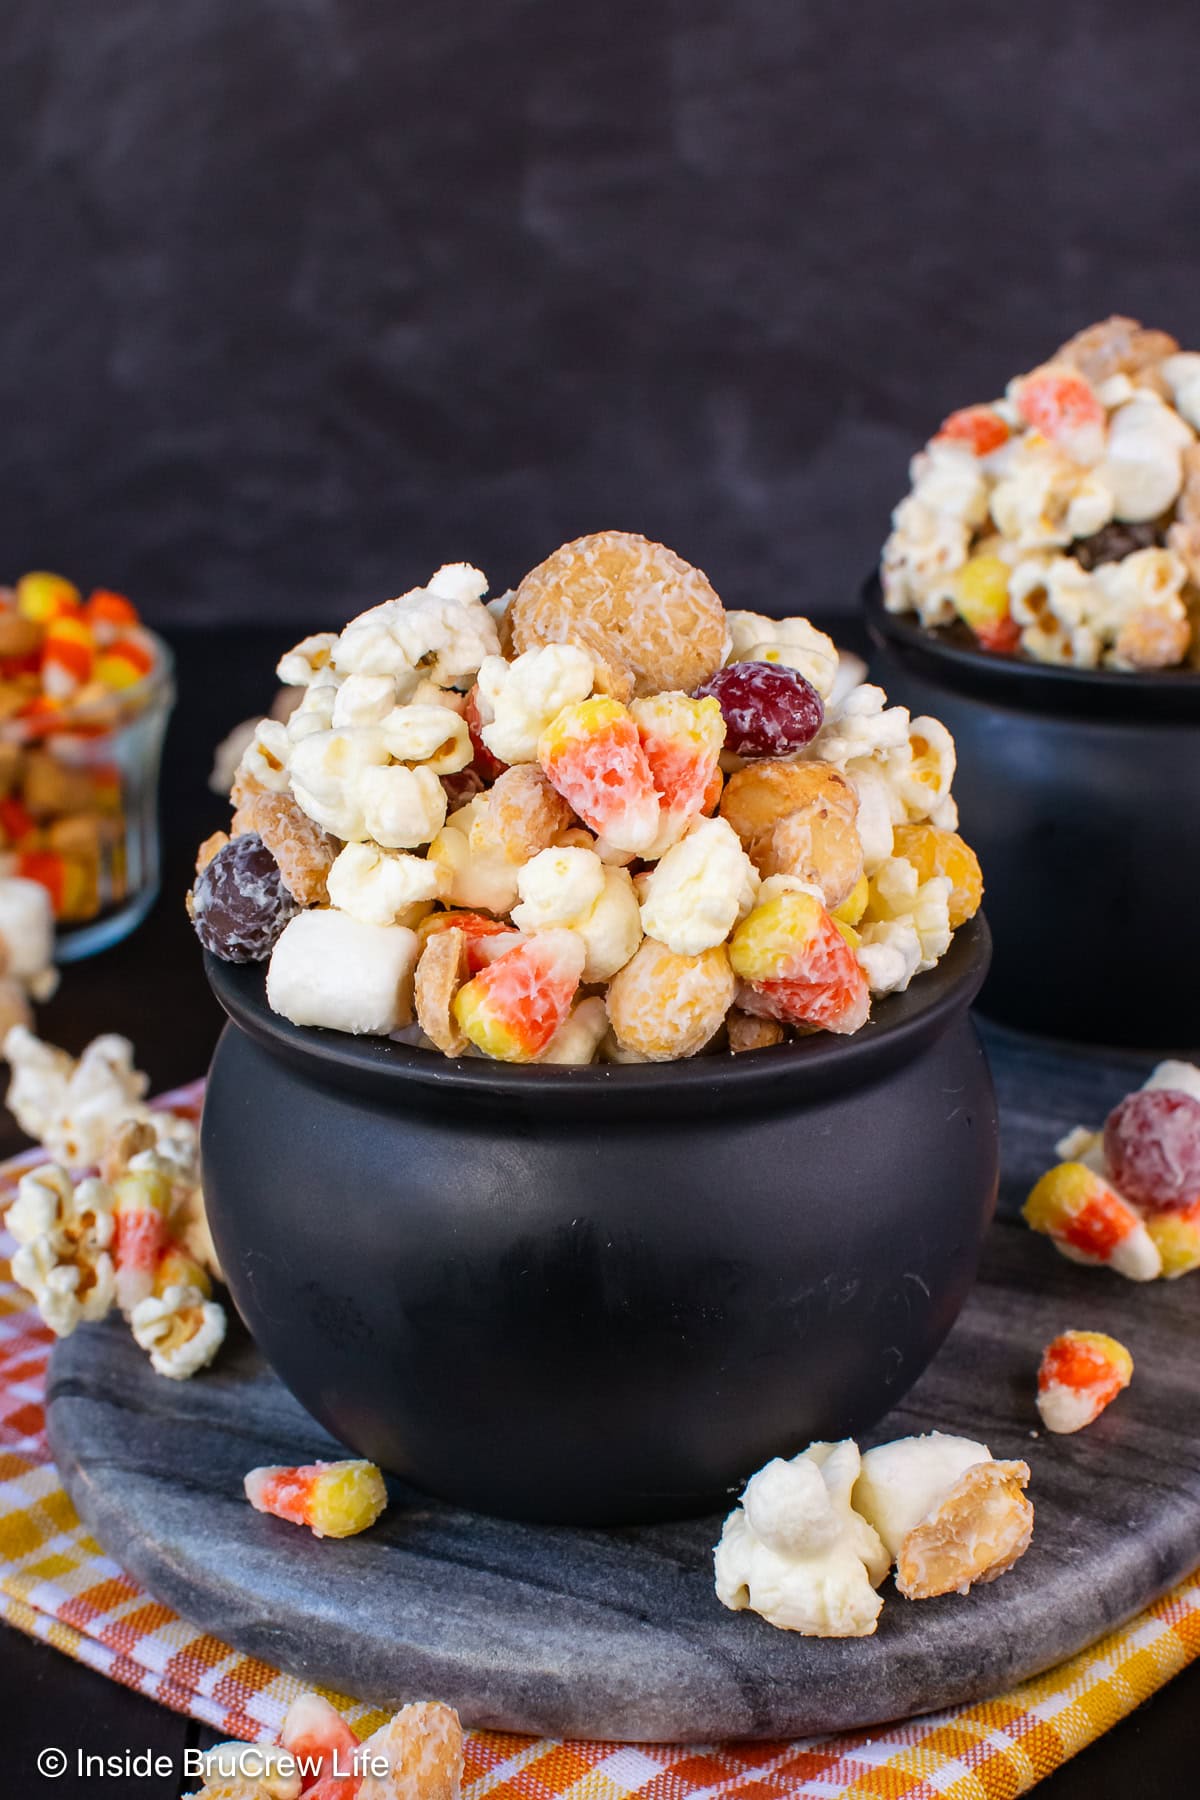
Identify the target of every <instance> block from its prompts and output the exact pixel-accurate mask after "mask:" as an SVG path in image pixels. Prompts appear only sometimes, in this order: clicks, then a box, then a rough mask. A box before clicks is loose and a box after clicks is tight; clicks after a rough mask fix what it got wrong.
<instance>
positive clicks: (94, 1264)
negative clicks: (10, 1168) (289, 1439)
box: [4, 1025, 225, 1380]
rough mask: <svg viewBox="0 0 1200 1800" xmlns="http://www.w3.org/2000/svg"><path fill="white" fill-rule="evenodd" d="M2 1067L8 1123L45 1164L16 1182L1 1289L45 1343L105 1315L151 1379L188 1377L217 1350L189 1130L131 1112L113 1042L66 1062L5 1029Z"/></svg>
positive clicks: (141, 1088) (98, 1043) (126, 1054)
mask: <svg viewBox="0 0 1200 1800" xmlns="http://www.w3.org/2000/svg"><path fill="white" fill-rule="evenodd" d="M4 1055H5V1057H6V1059H7V1061H8V1063H9V1066H10V1068H11V1070H12V1082H11V1084H10V1086H9V1090H8V1095H7V1103H8V1107H9V1110H10V1112H11V1113H12V1114H13V1117H14V1118H15V1119H16V1121H17V1123H18V1125H20V1127H21V1129H22V1131H25V1132H28V1134H29V1136H30V1137H33V1138H36V1139H37V1141H38V1142H39V1143H40V1144H41V1145H42V1147H43V1149H44V1150H45V1151H46V1153H47V1155H48V1156H49V1157H50V1159H51V1160H50V1161H49V1162H47V1163H42V1164H40V1165H39V1166H38V1167H36V1168H33V1169H30V1170H28V1171H27V1172H26V1173H25V1174H24V1175H22V1176H21V1178H20V1181H19V1182H18V1184H17V1197H16V1200H15V1201H14V1202H13V1204H12V1205H11V1206H10V1207H9V1208H8V1211H7V1213H6V1214H5V1216H4V1223H5V1225H6V1226H7V1228H8V1230H9V1231H10V1232H11V1233H12V1235H13V1237H14V1238H15V1239H16V1241H17V1250H16V1254H15V1255H14V1256H13V1259H12V1274H13V1280H14V1281H16V1282H18V1283H19V1285H20V1286H21V1287H23V1288H25V1289H26V1290H27V1291H28V1292H29V1293H30V1294H32V1295H33V1297H34V1300H35V1301H36V1302H37V1308H38V1311H39V1312H40V1314H41V1316H42V1318H43V1319H44V1320H45V1322H46V1324H47V1325H48V1326H49V1327H50V1329H51V1331H53V1332H54V1333H55V1335H56V1336H57V1337H69V1336H70V1334H71V1333H72V1332H73V1331H74V1330H75V1328H76V1326H78V1325H80V1324H82V1323H83V1322H84V1321H85V1320H93V1319H103V1318H106V1317H107V1315H108V1314H109V1313H110V1312H111V1311H112V1309H113V1308H114V1306H115V1307H117V1308H119V1309H120V1311H121V1313H122V1314H123V1315H124V1317H125V1318H126V1319H128V1321H129V1325H130V1329H131V1330H132V1332H133V1336H134V1339H135V1340H136V1342H137V1343H138V1344H139V1345H140V1347H141V1348H142V1349H143V1350H145V1351H146V1352H147V1353H148V1355H149V1357H150V1362H151V1365H152V1366H153V1368H154V1369H155V1370H157V1372H158V1373H159V1374H160V1375H167V1376H170V1377H172V1378H173V1379H175V1380H182V1379H184V1378H186V1377H187V1376H189V1375H194V1374H195V1373H196V1371H197V1370H198V1369H203V1368H205V1367H206V1366H207V1365H208V1364H209V1363H210V1362H211V1361H212V1359H213V1357H214V1356H215V1355H216V1353H217V1351H218V1350H219V1349H220V1347H221V1343H222V1341H223V1339H224V1337H225V1313H224V1310H223V1308H222V1307H221V1306H220V1305H218V1304H217V1302H216V1301H214V1299H213V1298H212V1280H211V1277H212V1276H217V1277H218V1278H219V1277H220V1269H219V1267H218V1265H217V1258H216V1252H215V1250H214V1249H213V1244H212V1239H211V1237H210V1236H209V1232H208V1224H207V1220H206V1218H205V1214H204V1200H203V1196H202V1194H201V1191H200V1163H199V1144H198V1139H197V1132H196V1125H195V1121H194V1120H193V1119H191V1118H189V1117H187V1116H186V1115H184V1114H182V1113H172V1112H165V1111H160V1110H152V1109H151V1108H150V1107H148V1106H147V1105H146V1104H145V1102H144V1100H143V1095H144V1094H145V1092H146V1087H147V1080H146V1077H145V1075H143V1074H141V1073H140V1072H139V1071H138V1070H137V1069H135V1068H134V1066H133V1046H132V1045H131V1044H130V1043H129V1042H128V1040H127V1039H126V1038H121V1037H113V1036H109V1037H98V1038H96V1039H95V1040H94V1041H93V1042H92V1043H91V1044H89V1045H88V1047H87V1049H86V1050H85V1051H84V1052H83V1055H82V1056H81V1057H80V1058H79V1060H78V1061H76V1060H75V1059H74V1058H73V1057H71V1056H69V1055H68V1054H67V1052H66V1051H65V1050H58V1049H55V1047H54V1046H53V1045H52V1044H44V1043H42V1042H41V1041H40V1040H39V1039H38V1038H35V1037H34V1036H33V1035H32V1033H31V1032H30V1031H29V1030H28V1029H27V1028H26V1027H25V1026H24V1025H14V1026H13V1027H12V1029H11V1030H10V1031H9V1033H8V1035H7V1037H6V1038H5V1039H4Z"/></svg>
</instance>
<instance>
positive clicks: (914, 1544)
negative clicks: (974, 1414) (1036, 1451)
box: [853, 1431, 1033, 1600]
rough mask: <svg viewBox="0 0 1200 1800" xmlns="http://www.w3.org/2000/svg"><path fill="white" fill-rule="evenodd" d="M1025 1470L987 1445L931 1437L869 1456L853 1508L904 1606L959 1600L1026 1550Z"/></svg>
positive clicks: (1029, 1531)
mask: <svg viewBox="0 0 1200 1800" xmlns="http://www.w3.org/2000/svg"><path fill="white" fill-rule="evenodd" d="M1028 1482H1029V1468H1028V1465H1027V1464H1026V1463H1023V1462H997V1461H996V1460H995V1459H994V1457H993V1456H992V1453H991V1451H990V1450H989V1449H988V1448H987V1446H986V1444H977V1443H975V1442H973V1441H972V1440H971V1439H970V1438H961V1437H950V1436H947V1435H946V1434H944V1433H942V1432H940V1431H933V1432H930V1433H928V1434H927V1435H926V1436H924V1437H909V1438H900V1439H898V1440H897V1441H896V1442H894V1443H890V1444H880V1445H878V1446H877V1447H876V1448H875V1449H874V1450H868V1451H867V1453H866V1455H865V1456H864V1457H863V1459H862V1472H861V1474H860V1476H859V1478H858V1480H857V1482H856V1483H855V1486H854V1492H853V1503H854V1505H855V1507H856V1508H857V1509H858V1511H859V1512H860V1513H862V1514H863V1516H864V1518H866V1519H868V1520H869V1521H870V1523H871V1524H872V1525H873V1526H874V1527H875V1530H876V1531H877V1532H878V1533H879V1536H880V1538H881V1539H882V1541H883V1544H884V1547H885V1549H886V1551H887V1554H888V1556H889V1558H891V1560H892V1561H894V1562H895V1564H896V1587H897V1590H898V1591H899V1592H900V1593H901V1594H903V1595H904V1596H905V1598H906V1599H908V1600H930V1599H933V1598H934V1597H935V1596H936V1595H938V1594H951V1593H956V1594H965V1593H967V1592H968V1590H969V1589H970V1588H971V1586H972V1585H973V1584H974V1583H975V1582H987V1581H995V1580H996V1579H997V1577H998V1576H1000V1575H1004V1574H1007V1572H1008V1570H1009V1569H1011V1568H1012V1566H1013V1564H1014V1563H1015V1562H1017V1561H1018V1559H1019V1558H1020V1557H1022V1556H1023V1555H1024V1554H1025V1552H1026V1550H1027V1549H1028V1548H1029V1542H1030V1538H1031V1537H1032V1535H1033V1507H1032V1506H1031V1505H1030V1503H1029V1501H1028V1500H1027V1499H1026V1498H1025V1493H1024V1489H1025V1487H1026V1486H1027V1484H1028Z"/></svg>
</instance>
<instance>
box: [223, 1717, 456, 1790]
mask: <svg viewBox="0 0 1200 1800" xmlns="http://www.w3.org/2000/svg"><path fill="white" fill-rule="evenodd" d="M462 1777H463V1737H462V1726H461V1725H460V1723H459V1718H458V1714H457V1713H456V1712H455V1711H454V1710H453V1708H452V1707H449V1706H443V1705H442V1704H441V1702H440V1701H435V1700H422V1701H418V1702H416V1703H415V1704H414V1705H412V1706H402V1707H401V1708H400V1711H399V1712H398V1713H396V1714H395V1716H394V1717H393V1718H391V1719H389V1720H388V1722H387V1724H386V1725H381V1726H380V1727H379V1730H378V1731H376V1732H373V1733H372V1735H371V1736H370V1737H369V1738H366V1739H363V1740H361V1741H360V1739H359V1738H358V1737H356V1735H355V1733H354V1731H353V1730H352V1729H351V1727H350V1726H349V1725H348V1724H347V1723H346V1720H345V1719H343V1718H342V1716H341V1714H340V1713H339V1712H338V1711H337V1710H336V1709H335V1708H334V1707H333V1706H331V1705H330V1703H329V1701H328V1700H326V1699H324V1698H323V1697H322V1695H320V1694H314V1693H308V1694H301V1695H300V1697H299V1699H298V1700H294V1701H293V1702H292V1704H291V1706H290V1707H289V1709H288V1713H287V1717H286V1718H285V1719H284V1721H283V1729H282V1730H281V1732H280V1734H279V1743H278V1744H273V1745H262V1744H239V1743H236V1742H234V1743H228V1744H217V1745H216V1746H215V1748H214V1749H212V1750H209V1751H208V1752H207V1754H206V1756H205V1758H204V1786H203V1787H202V1788H201V1789H200V1790H199V1792H198V1793H196V1794H194V1795H192V1796H191V1797H190V1800H299V1796H300V1795H301V1794H305V1795H310V1796H311V1797H312V1800H339V1797H340V1800H352V1797H353V1800H458V1797H459V1794H460V1793H461V1791H462Z"/></svg>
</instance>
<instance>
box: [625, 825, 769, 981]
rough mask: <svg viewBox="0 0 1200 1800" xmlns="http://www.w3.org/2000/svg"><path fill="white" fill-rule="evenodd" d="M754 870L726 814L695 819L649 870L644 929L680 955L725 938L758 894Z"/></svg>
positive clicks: (704, 947) (748, 909) (694, 954)
mask: <svg viewBox="0 0 1200 1800" xmlns="http://www.w3.org/2000/svg"><path fill="white" fill-rule="evenodd" d="M758 885H759V883H758V872H757V870H756V869H755V867H754V864H753V863H752V862H751V861H750V858H749V857H748V856H747V855H746V852H745V851H744V850H743V848H742V845H741V840H740V839H739V837H738V835H737V833H736V832H735V831H734V829H733V827H732V826H731V825H730V824H729V823H728V822H727V821H726V820H725V819H698V820H697V821H696V823H695V824H694V825H693V826H692V827H691V829H690V830H689V831H688V833H687V835H686V836H685V837H684V838H682V839H681V840H680V842H679V843H678V844H675V845H673V846H672V847H671V849H670V850H668V851H667V852H666V854H665V856H663V857H662V859H661V860H660V861H659V862H658V863H657V864H656V865H655V867H654V868H653V869H652V870H651V871H650V873H649V875H648V877H647V879H646V883H645V889H644V894H643V898H642V929H643V930H644V931H645V933H646V935H647V936H648V937H652V938H656V939H657V940H658V942H659V943H660V944H665V945H666V946H667V948H668V949H669V950H674V951H675V953H676V955H678V956H698V955H699V954H700V952H701V951H702V950H711V949H712V948H713V946H714V945H715V944H722V943H724V941H725V939H726V938H727V937H728V936H729V934H730V932H731V931H732V930H733V929H734V927H735V926H736V925H737V924H738V923H739V922H740V921H741V920H742V919H744V918H745V917H746V914H747V913H748V912H749V911H750V910H751V908H752V907H753V905H754V901H755V896H756V895H757V893H758Z"/></svg>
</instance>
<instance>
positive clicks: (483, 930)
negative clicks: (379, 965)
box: [417, 912, 518, 975]
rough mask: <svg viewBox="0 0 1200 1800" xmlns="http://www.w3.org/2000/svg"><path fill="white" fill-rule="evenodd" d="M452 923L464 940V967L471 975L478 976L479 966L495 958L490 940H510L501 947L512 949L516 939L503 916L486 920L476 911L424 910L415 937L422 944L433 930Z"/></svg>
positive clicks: (431, 934)
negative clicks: (423, 915) (465, 964)
mask: <svg viewBox="0 0 1200 1800" xmlns="http://www.w3.org/2000/svg"><path fill="white" fill-rule="evenodd" d="M451 926H456V927H457V929H458V930H459V931H461V932H462V934H463V936H464V937H465V938H466V940H467V968H468V969H469V970H470V972H471V974H472V975H478V973H479V971H480V969H485V968H486V967H487V965H488V964H489V963H490V962H493V961H494V960H495V956H496V951H495V949H494V948H493V947H492V945H490V944H489V939H491V940H495V939H498V938H507V939H509V940H510V941H509V942H508V943H507V944H504V945H502V946H501V948H502V949H504V950H510V949H512V948H513V946H514V945H515V944H516V942H517V939H518V934H517V933H516V932H515V931H514V930H513V928H512V926H511V925H506V924H505V923H504V921H503V919H489V918H488V917H487V915H486V913H476V912H436V913H427V914H426V916H425V917H424V918H423V919H422V920H421V923H420V924H419V925H418V926H417V936H418V937H419V938H420V940H421V942H422V944H424V942H425V940H426V939H427V938H430V937H432V936H433V934H434V932H436V931H449V930H450V928H451Z"/></svg>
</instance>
